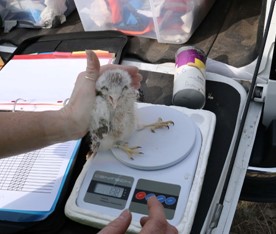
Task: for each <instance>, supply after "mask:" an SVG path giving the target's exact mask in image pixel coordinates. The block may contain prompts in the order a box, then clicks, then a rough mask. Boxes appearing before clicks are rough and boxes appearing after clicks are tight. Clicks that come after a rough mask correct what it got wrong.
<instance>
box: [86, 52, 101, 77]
mask: <svg viewBox="0 0 276 234" xmlns="http://www.w3.org/2000/svg"><path fill="white" fill-rule="evenodd" d="M86 57H87V65H86V77H87V78H88V79H91V80H95V81H96V80H97V79H98V77H99V73H100V61H99V59H98V57H97V55H96V54H95V53H94V52H93V51H92V50H86Z"/></svg>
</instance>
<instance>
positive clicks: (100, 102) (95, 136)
mask: <svg viewBox="0 0 276 234" xmlns="http://www.w3.org/2000/svg"><path fill="white" fill-rule="evenodd" d="M131 81H132V80H131V77H130V75H129V74H128V73H127V72H126V71H124V70H121V69H113V70H108V71H105V72H104V73H103V74H102V75H101V76H100V77H99V79H98V80H97V82H96V92H97V96H96V103H95V105H94V107H93V109H92V111H91V124H90V136H91V147H90V148H91V153H92V155H93V156H94V155H95V154H96V153H97V152H98V151H102V150H108V149H111V148H112V147H114V146H118V145H120V146H122V148H123V147H125V145H123V144H118V143H121V142H126V141H127V139H128V138H129V137H130V136H131V134H133V132H134V131H135V129H136V111H135V101H136V100H137V97H138V92H137V91H136V90H135V89H134V88H133V87H132V86H131ZM126 148H127V147H126ZM135 149H138V147H135V148H133V149H132V150H134V153H139V152H138V151H137V152H136V151H135ZM130 154H133V152H131V153H130Z"/></svg>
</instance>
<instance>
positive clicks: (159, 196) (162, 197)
mask: <svg viewBox="0 0 276 234" xmlns="http://www.w3.org/2000/svg"><path fill="white" fill-rule="evenodd" d="M156 198H157V200H158V201H160V202H161V203H163V202H164V201H166V197H165V196H164V195H158V196H157V197H156Z"/></svg>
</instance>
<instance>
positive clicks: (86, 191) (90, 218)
mask: <svg viewBox="0 0 276 234" xmlns="http://www.w3.org/2000/svg"><path fill="white" fill-rule="evenodd" d="M137 105H138V119H139V123H140V124H150V123H153V122H156V120H157V119H158V118H159V117H161V118H162V119H163V120H164V121H167V120H172V121H173V122H174V125H171V126H170V127H169V129H168V128H162V129H157V130H156V131H155V133H153V132H151V130H150V129H148V128H145V129H143V130H141V131H137V132H135V133H134V134H133V136H131V137H130V139H129V140H128V145H129V146H141V147H142V148H141V152H143V154H140V155H136V156H134V157H133V158H134V159H133V160H131V159H129V158H128V156H127V155H126V153H125V152H123V151H122V150H120V149H117V148H114V149H111V150H110V151H105V152H99V153H98V154H97V155H96V157H95V158H89V160H88V161H87V162H86V163H85V165H84V168H83V170H82V172H81V174H80V176H79V177H78V179H77V181H76V183H75V186H74V188H73V191H72V193H71V195H70V197H69V199H68V201H67V204H66V206H65V213H66V215H67V216H68V217H69V218H71V219H73V220H75V221H77V222H80V223H84V224H87V225H90V226H94V227H99V228H100V227H103V226H105V225H106V224H108V223H109V222H110V221H111V220H113V219H115V218H116V217H118V216H119V214H120V213H121V212H122V210H124V209H129V210H130V211H131V212H132V223H131V225H130V227H129V231H132V232H139V230H140V222H139V221H140V218H141V217H142V216H145V215H147V214H148V209H147V199H148V198H149V197H151V196H153V195H155V196H156V197H157V199H158V200H159V201H160V202H161V203H162V204H163V206H164V210H165V215H166V217H167V220H168V221H169V222H170V223H171V224H172V225H175V226H176V227H177V228H178V229H179V230H181V228H183V227H184V226H185V230H186V228H188V227H189V226H191V225H192V219H193V217H194V214H195V211H196V206H197V203H198V198H199V195H200V190H201V186H202V182H203V177H204V173H205V168H206V165H207V160H208V155H209V152H210V148H211V142H212V138H213V133H214V129H215V121H216V118H215V115H214V114H213V113H212V112H209V111H205V110H191V109H187V108H184V107H176V106H170V107H169V106H163V105H151V104H144V103H139V104H137ZM187 230H188V229H187Z"/></svg>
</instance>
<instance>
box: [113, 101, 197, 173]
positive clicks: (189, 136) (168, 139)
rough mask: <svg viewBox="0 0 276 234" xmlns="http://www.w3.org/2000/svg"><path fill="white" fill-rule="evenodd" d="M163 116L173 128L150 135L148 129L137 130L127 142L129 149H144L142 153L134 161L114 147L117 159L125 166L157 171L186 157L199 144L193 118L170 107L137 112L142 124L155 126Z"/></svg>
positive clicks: (158, 107) (150, 107)
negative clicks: (170, 122)
mask: <svg viewBox="0 0 276 234" xmlns="http://www.w3.org/2000/svg"><path fill="white" fill-rule="evenodd" d="M159 117H161V118H162V120H163V121H168V120H172V121H173V122H174V125H170V127H169V129H168V128H166V127H165V128H162V129H157V130H155V133H153V132H151V130H150V129H149V128H145V129H143V130H141V131H136V132H135V133H134V134H133V136H131V137H130V139H129V141H128V145H129V147H133V146H141V147H142V148H141V149H140V151H141V152H143V154H139V155H134V156H133V160H131V159H129V157H128V156H127V154H126V153H125V152H124V151H122V150H121V149H117V148H113V149H112V150H111V151H112V153H113V154H114V155H115V157H116V158H117V159H118V160H119V161H121V162H122V163H124V164H125V165H127V166H129V167H132V168H136V169H140V170H157V169H162V168H166V167H170V166H172V165H174V164H176V163H178V162H180V161H182V160H183V159H184V158H186V157H187V156H188V155H189V153H190V152H191V150H192V149H193V146H194V144H195V141H196V125H195V123H194V122H193V120H192V119H191V118H189V117H188V116H187V115H185V114H184V113H183V112H180V111H178V110H176V109H173V108H171V107H168V106H146V107H141V108H139V109H138V122H139V125H147V124H151V123H154V122H156V121H157V120H158V118H159Z"/></svg>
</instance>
